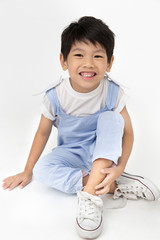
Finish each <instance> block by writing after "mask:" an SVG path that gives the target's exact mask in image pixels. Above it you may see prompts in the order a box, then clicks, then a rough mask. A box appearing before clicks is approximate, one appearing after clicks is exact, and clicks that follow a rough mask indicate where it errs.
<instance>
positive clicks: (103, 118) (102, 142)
mask: <svg viewBox="0 0 160 240" xmlns="http://www.w3.org/2000/svg"><path fill="white" fill-rule="evenodd" d="M123 129H124V120H123V118H122V116H121V115H120V114H119V113H116V112H110V111H109V112H104V113H102V114H101V115H100V116H99V119H98V123H97V138H96V146H95V150H94V154H93V165H92V169H91V173H90V176H89V177H88V181H87V184H86V186H85V187H84V189H83V190H84V191H86V192H88V193H90V194H92V195H96V194H95V186H96V185H98V184H99V183H101V182H102V181H103V180H104V178H105V177H106V176H105V175H104V174H102V173H101V172H100V170H101V169H103V168H109V167H111V166H112V164H113V162H115V163H116V164H117V161H118V158H119V157H120V156H121V152H122V137H123ZM83 182H84V183H85V182H86V179H85V180H84V181H83ZM115 188H116V182H114V183H113V184H112V186H111V190H110V189H108V190H110V192H114V190H115Z"/></svg>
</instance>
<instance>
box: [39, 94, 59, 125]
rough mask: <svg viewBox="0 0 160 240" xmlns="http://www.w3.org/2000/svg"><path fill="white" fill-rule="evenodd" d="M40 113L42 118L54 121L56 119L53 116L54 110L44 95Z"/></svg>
mask: <svg viewBox="0 0 160 240" xmlns="http://www.w3.org/2000/svg"><path fill="white" fill-rule="evenodd" d="M41 113H42V114H43V116H44V117H46V118H48V119H50V120H52V121H54V120H55V119H56V117H55V114H54V108H53V106H52V104H51V102H50V100H49V98H48V97H47V95H46V94H45V95H44V97H43V100H42V104H41Z"/></svg>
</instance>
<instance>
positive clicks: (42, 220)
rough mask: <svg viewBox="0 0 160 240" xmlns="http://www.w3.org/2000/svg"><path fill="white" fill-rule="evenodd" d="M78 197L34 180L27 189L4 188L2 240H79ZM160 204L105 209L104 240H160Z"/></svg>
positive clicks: (0, 192) (0, 209)
mask: <svg viewBox="0 0 160 240" xmlns="http://www.w3.org/2000/svg"><path fill="white" fill-rule="evenodd" d="M76 206H77V198H76V196H69V195H66V194H64V193H61V192H58V191H56V190H54V189H50V188H47V187H45V186H43V185H41V184H39V183H37V182H36V181H34V180H33V181H32V182H31V183H30V184H29V185H28V186H27V187H25V188H24V189H22V190H21V189H19V188H16V189H15V190H13V191H8V190H5V191H4V190H2V188H1V189H0V226H1V228H0V229H1V230H0V239H3V240H9V239H16V240H21V239H23V240H28V239H30V240H32V239H34V240H44V239H45V240H62V239H65V240H70V239H74V240H78V239H80V238H79V237H78V236H77V233H76V232H75V228H74V225H75V215H76ZM159 226H160V201H157V202H147V201H144V200H138V201H128V202H127V205H126V206H125V207H124V208H121V209H107V210H104V230H103V233H102V235H101V236H100V237H99V238H98V239H100V240H102V239H103V240H106V239H107V240H117V239H120V240H121V239H123V240H127V239H129V240H133V239H136V240H140V239H142V240H143V239H145V240H150V239H152V240H159V239H160V227H159Z"/></svg>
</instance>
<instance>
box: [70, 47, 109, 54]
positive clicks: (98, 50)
mask: <svg viewBox="0 0 160 240" xmlns="http://www.w3.org/2000/svg"><path fill="white" fill-rule="evenodd" d="M76 51H81V52H84V51H85V50H83V49H81V48H74V49H73V50H72V52H76ZM94 52H95V53H106V51H105V50H103V49H97V50H95V51H94Z"/></svg>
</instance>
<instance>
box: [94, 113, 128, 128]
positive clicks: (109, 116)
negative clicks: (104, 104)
mask: <svg viewBox="0 0 160 240" xmlns="http://www.w3.org/2000/svg"><path fill="white" fill-rule="evenodd" d="M98 123H99V124H100V125H101V124H102V125H103V124H106V123H112V124H113V123H120V124H121V126H122V127H124V119H123V117H122V115H121V114H120V113H118V112H114V111H105V112H103V113H101V114H100V115H99V118H98Z"/></svg>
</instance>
